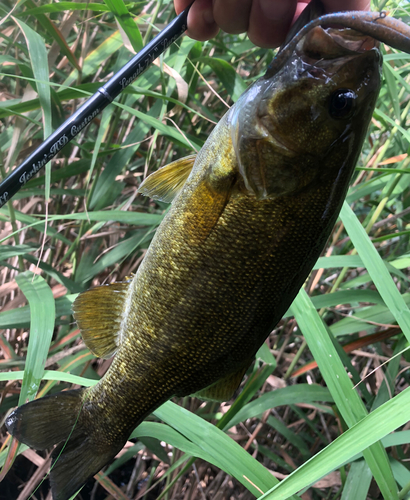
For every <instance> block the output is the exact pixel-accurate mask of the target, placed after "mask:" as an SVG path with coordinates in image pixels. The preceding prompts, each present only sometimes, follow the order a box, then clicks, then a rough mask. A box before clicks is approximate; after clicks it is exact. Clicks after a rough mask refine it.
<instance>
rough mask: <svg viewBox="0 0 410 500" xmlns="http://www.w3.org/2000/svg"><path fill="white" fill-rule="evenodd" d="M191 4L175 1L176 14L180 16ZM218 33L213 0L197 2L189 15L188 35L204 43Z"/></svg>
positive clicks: (196, 0)
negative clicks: (213, 11)
mask: <svg viewBox="0 0 410 500" xmlns="http://www.w3.org/2000/svg"><path fill="white" fill-rule="evenodd" d="M190 3H191V0H174V5H175V10H176V12H177V13H178V14H179V13H180V12H181V11H182V10H183V9H184V8H185V7H187V6H188V5H189V4H190ZM218 31H219V28H218V26H217V24H216V23H215V20H214V16H213V13H212V0H195V2H194V4H193V5H192V7H191V8H190V10H189V13H188V30H187V33H188V35H189V36H190V37H191V38H195V40H200V41H204V40H209V39H210V38H213V37H214V36H216V35H217V34H218Z"/></svg>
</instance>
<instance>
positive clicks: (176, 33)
mask: <svg viewBox="0 0 410 500" xmlns="http://www.w3.org/2000/svg"><path fill="white" fill-rule="evenodd" d="M192 3H193V2H192ZM192 3H191V5H192ZM191 5H190V6H188V7H187V8H186V9H185V10H184V11H183V12H181V14H179V16H177V17H176V18H175V19H174V20H173V21H171V23H169V25H168V26H167V27H166V28H165V29H163V30H162V31H161V32H160V33H159V34H158V35H157V36H156V37H155V38H154V39H153V40H152V41H151V42H150V43H149V44H148V45H146V46H145V47H144V48H143V49H142V50H141V51H140V52H138V54H137V55H135V56H134V57H133V58H132V59H131V60H130V61H129V62H128V63H127V64H126V65H125V66H123V67H122V68H121V69H120V70H119V71H118V73H116V74H115V75H114V76H113V77H112V78H111V79H110V80H109V81H108V82H107V83H106V84H104V85H103V86H102V87H101V88H99V89H98V90H97V92H96V93H95V94H94V95H93V96H91V97H90V98H89V99H88V101H86V102H85V103H84V104H83V105H82V106H81V107H80V108H79V109H78V110H77V111H76V112H75V113H74V114H73V115H72V116H70V117H69V118H68V119H67V120H66V121H65V122H64V123H63V124H62V125H61V126H60V127H58V129H57V130H56V131H55V132H53V133H52V134H51V135H50V136H49V137H48V138H47V139H46V140H45V141H44V142H43V143H42V144H41V145H40V146H39V147H38V148H37V149H36V150H35V151H34V152H33V153H32V154H31V155H30V156H29V157H28V158H27V159H26V160H24V161H23V163H21V164H20V165H19V166H18V167H17V168H15V169H14V170H13V172H12V173H11V174H10V175H9V176H8V177H6V179H4V180H3V181H2V182H1V183H0V208H1V207H2V206H3V205H4V204H5V203H7V202H8V201H9V200H11V198H12V197H13V196H14V195H15V194H16V193H17V192H18V191H19V190H20V189H21V188H22V187H23V186H24V185H25V184H26V183H27V182H28V181H29V180H30V179H31V178H32V177H33V176H34V175H35V174H37V172H39V171H40V170H41V169H42V168H43V167H44V166H45V165H46V164H47V163H48V162H49V161H50V160H52V159H53V158H54V156H56V155H57V153H59V152H60V151H61V149H62V148H63V147H64V146H66V145H67V144H68V143H69V142H70V141H72V140H73V139H74V137H75V136H76V135H77V134H79V133H80V132H81V130H83V129H84V128H85V127H86V126H87V125H88V124H89V123H91V122H92V121H93V120H94V118H95V117H96V116H97V115H98V114H99V113H100V112H101V111H102V110H103V109H104V108H106V107H107V106H108V104H110V103H111V102H112V101H113V100H114V99H115V98H116V97H117V96H118V95H119V94H120V93H121V92H122V91H123V90H124V89H125V88H126V87H128V85H130V84H131V83H132V82H133V81H134V80H135V79H136V78H138V77H139V76H140V75H141V74H142V73H143V72H144V71H145V70H147V69H148V68H149V66H150V65H151V64H152V63H153V61H154V60H155V59H156V58H157V57H159V56H160V55H161V54H162V53H163V52H164V51H165V50H166V49H167V48H168V47H169V46H170V45H171V44H172V43H174V42H175V41H176V40H177V39H178V38H179V37H180V36H181V35H183V34H184V33H185V31H186V30H187V18H188V12H189V9H190V8H191Z"/></svg>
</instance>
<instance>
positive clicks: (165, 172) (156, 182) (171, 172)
mask: <svg viewBox="0 0 410 500" xmlns="http://www.w3.org/2000/svg"><path fill="white" fill-rule="evenodd" d="M195 158H196V155H191V156H186V157H185V158H181V159H180V160H176V161H173V162H172V163H169V164H168V165H166V166H165V167H162V168H160V169H159V170H157V171H156V172H154V173H153V174H151V175H149V176H148V177H147V178H146V179H145V181H144V182H143V183H142V184H141V186H140V187H139V188H138V192H139V193H141V194H143V195H144V196H149V197H150V198H153V199H154V200H160V201H164V202H165V203H171V201H172V200H173V199H174V198H175V196H176V195H177V194H178V193H179V192H180V191H181V189H182V187H183V185H184V184H185V181H186V180H187V179H188V176H189V174H190V173H191V170H192V167H193V165H194V162H195Z"/></svg>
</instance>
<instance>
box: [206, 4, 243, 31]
mask: <svg viewBox="0 0 410 500" xmlns="http://www.w3.org/2000/svg"><path fill="white" fill-rule="evenodd" d="M213 7H214V17H215V21H216V23H217V24H218V26H219V27H220V28H221V29H222V30H223V31H225V32H226V33H244V32H245V31H248V26H249V16H250V13H251V8H252V0H214V3H213Z"/></svg>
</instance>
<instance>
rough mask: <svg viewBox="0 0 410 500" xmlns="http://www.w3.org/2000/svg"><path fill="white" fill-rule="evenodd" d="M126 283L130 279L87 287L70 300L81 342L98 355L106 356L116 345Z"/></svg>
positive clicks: (127, 290)
mask: <svg viewBox="0 0 410 500" xmlns="http://www.w3.org/2000/svg"><path fill="white" fill-rule="evenodd" d="M130 286H131V278H130V279H129V280H128V281H123V282H119V283H112V284H111V285H103V286H98V287H96V288H91V289H90V290H87V291H86V292H83V293H80V295H79V296H78V297H77V298H76V299H75V301H74V303H73V313H74V318H75V320H76V321H77V324H78V327H79V328H80V330H81V335H82V337H83V340H84V343H85V345H86V346H87V347H88V349H90V351H91V352H92V353H93V354H95V355H96V356H98V357H99V358H110V357H111V356H113V355H114V354H115V352H116V351H117V349H118V347H119V346H120V343H121V338H120V337H121V332H122V328H123V325H122V323H123V320H124V318H125V315H126V308H127V304H128V294H129V291H130Z"/></svg>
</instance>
